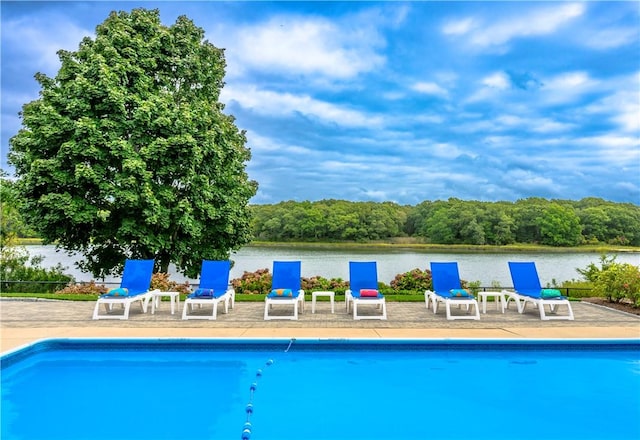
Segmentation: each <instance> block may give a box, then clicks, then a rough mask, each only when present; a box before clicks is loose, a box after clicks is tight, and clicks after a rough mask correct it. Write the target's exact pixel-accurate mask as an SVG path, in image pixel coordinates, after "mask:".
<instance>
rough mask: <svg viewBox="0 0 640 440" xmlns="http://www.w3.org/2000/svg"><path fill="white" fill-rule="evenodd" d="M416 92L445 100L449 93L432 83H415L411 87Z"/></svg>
mask: <svg viewBox="0 0 640 440" xmlns="http://www.w3.org/2000/svg"><path fill="white" fill-rule="evenodd" d="M411 88H412V89H413V90H415V91H416V92H420V93H424V94H426V95H433V96H440V97H442V98H446V97H447V96H448V95H449V92H448V91H447V90H446V89H443V88H442V87H440V86H439V85H438V84H436V83H434V82H417V83H415V84H414V85H413V86H412V87H411Z"/></svg>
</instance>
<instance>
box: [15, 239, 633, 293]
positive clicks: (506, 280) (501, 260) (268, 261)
mask: <svg viewBox="0 0 640 440" xmlns="http://www.w3.org/2000/svg"><path fill="white" fill-rule="evenodd" d="M26 248H27V250H28V251H29V253H30V254H31V255H42V256H43V257H44V261H43V262H42V266H44V267H53V266H55V265H56V264H57V263H61V264H62V265H63V266H65V267H67V270H65V272H66V273H68V274H70V275H72V276H74V277H75V279H76V280H77V281H90V280H92V279H93V277H92V276H91V274H87V273H83V272H81V271H80V270H78V269H77V268H76V267H75V265H74V263H75V261H77V260H78V257H74V256H71V257H69V256H67V255H66V254H65V253H63V252H56V251H55V247H54V246H26ZM231 259H232V260H233V261H234V266H233V268H232V269H231V278H232V279H233V278H239V277H241V276H242V274H243V273H244V272H245V271H248V272H254V271H256V270H258V269H269V270H270V271H271V269H272V265H273V261H274V260H300V261H301V262H302V276H304V277H312V276H316V275H319V276H322V277H324V278H342V279H344V280H348V279H349V261H376V262H377V263H378V279H379V281H382V282H384V283H389V282H390V281H391V280H392V279H393V278H395V276H396V275H397V274H399V273H404V272H408V271H410V270H412V269H415V268H420V269H427V268H428V267H429V263H430V262H431V261H457V262H458V267H459V270H460V277H461V278H462V279H464V280H467V281H480V282H481V285H482V286H487V287H488V286H491V285H492V284H494V283H499V285H500V286H502V287H510V286H511V285H512V282H511V276H510V275H509V268H508V266H507V262H509V261H535V263H536V266H537V268H538V274H539V276H540V281H541V283H542V284H543V285H546V284H547V283H551V282H552V281H553V280H555V281H557V282H559V283H560V282H562V281H568V280H572V279H581V275H580V274H579V273H578V272H577V271H576V269H577V268H579V269H583V268H585V267H587V265H589V264H590V263H595V264H598V262H599V261H600V255H599V254H597V253H589V252H575V253H523V252H517V253H506V252H500V253H451V252H434V251H433V250H429V251H420V250H412V249H388V248H385V249H366V250H363V249H352V248H348V249H347V248H342V249H339V248H331V249H326V248H317V247H315V248H314V247H312V246H310V247H304V248H301V247H295V248H287V247H269V246H251V247H245V248H242V249H240V250H239V251H238V252H235V253H234V254H233V255H232V256H231ZM617 261H618V262H620V263H631V264H634V265H640V252H629V253H626V252H625V253H620V254H617ZM169 273H170V274H171V279H172V280H174V281H178V282H182V281H185V280H188V279H187V278H185V277H184V276H182V275H180V274H178V273H176V270H175V267H170V269H169ZM113 281H119V278H107V279H105V280H104V282H113ZM189 281H193V282H196V281H197V280H192V279H189Z"/></svg>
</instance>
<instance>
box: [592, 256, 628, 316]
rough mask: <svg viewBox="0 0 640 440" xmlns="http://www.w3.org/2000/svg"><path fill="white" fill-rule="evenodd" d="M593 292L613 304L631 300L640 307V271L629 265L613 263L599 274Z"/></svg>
mask: <svg viewBox="0 0 640 440" xmlns="http://www.w3.org/2000/svg"><path fill="white" fill-rule="evenodd" d="M593 291H594V292H596V293H598V294H600V295H602V296H605V297H607V298H608V299H609V301H612V302H621V301H622V300H625V299H626V300H629V301H630V302H631V304H633V305H634V306H635V307H639V306H640V269H639V268H638V266H634V265H632V264H629V263H622V264H620V263H613V264H611V265H610V266H609V267H607V268H606V269H605V270H603V271H601V272H600V274H598V276H597V278H596V280H595V282H594V283H593Z"/></svg>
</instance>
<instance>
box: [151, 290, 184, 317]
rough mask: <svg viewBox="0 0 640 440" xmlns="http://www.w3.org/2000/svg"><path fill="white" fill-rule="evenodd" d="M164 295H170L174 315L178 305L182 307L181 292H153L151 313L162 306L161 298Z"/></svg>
mask: <svg viewBox="0 0 640 440" xmlns="http://www.w3.org/2000/svg"><path fill="white" fill-rule="evenodd" d="M163 296H167V297H169V302H170V303H171V314H172V315H173V314H174V313H175V311H176V305H177V306H178V308H180V292H160V291H155V292H151V313H152V314H154V313H156V309H157V308H159V307H160V299H161V298H162V297H163Z"/></svg>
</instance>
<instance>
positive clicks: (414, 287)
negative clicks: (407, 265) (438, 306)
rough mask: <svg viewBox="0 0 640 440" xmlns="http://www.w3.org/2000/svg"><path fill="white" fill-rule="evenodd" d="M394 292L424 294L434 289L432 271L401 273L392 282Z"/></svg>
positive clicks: (416, 270) (415, 270)
mask: <svg viewBox="0 0 640 440" xmlns="http://www.w3.org/2000/svg"><path fill="white" fill-rule="evenodd" d="M391 288H392V289H393V290H411V291H415V292H424V291H425V290H432V289H433V280H432V278H431V271H430V270H422V269H413V270H411V271H409V272H405V273H401V274H398V275H396V277H395V278H394V279H393V280H391Z"/></svg>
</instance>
